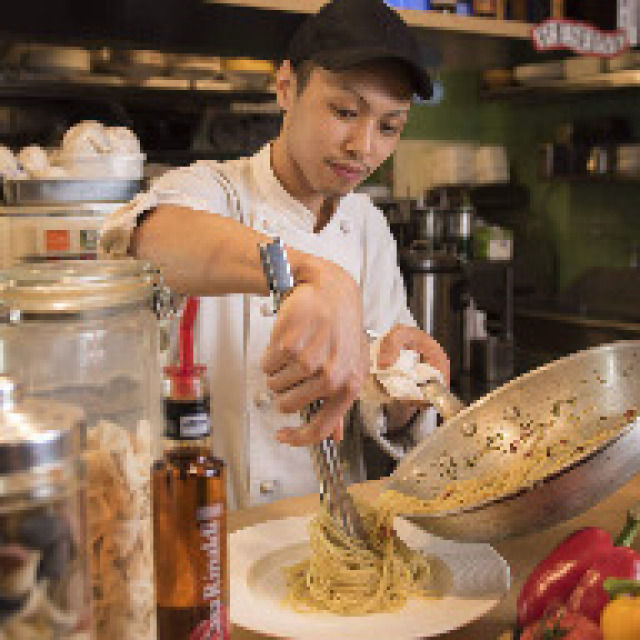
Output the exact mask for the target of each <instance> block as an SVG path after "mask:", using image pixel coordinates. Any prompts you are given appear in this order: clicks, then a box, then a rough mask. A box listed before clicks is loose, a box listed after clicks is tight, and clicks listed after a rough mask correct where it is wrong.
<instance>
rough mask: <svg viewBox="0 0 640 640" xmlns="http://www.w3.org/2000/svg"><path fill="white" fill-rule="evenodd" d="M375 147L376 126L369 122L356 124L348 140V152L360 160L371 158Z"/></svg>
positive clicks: (364, 121) (363, 121)
mask: <svg viewBox="0 0 640 640" xmlns="http://www.w3.org/2000/svg"><path fill="white" fill-rule="evenodd" d="M373 145H374V125H373V123H371V122H369V121H368V120H361V121H359V122H355V123H354V124H353V127H352V129H351V131H350V135H349V137H348V138H347V143H346V148H347V151H348V152H349V153H350V154H351V155H353V156H355V157H357V158H359V159H365V158H367V157H369V156H370V155H371V153H372V151H373Z"/></svg>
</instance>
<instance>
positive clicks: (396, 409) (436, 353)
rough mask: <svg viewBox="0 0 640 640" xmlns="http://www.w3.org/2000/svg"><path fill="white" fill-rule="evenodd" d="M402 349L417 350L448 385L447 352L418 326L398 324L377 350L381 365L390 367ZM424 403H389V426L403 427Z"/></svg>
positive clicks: (398, 401)
mask: <svg viewBox="0 0 640 640" xmlns="http://www.w3.org/2000/svg"><path fill="white" fill-rule="evenodd" d="M403 349H411V350H413V351H417V352H418V353H419V354H420V359H421V360H422V362H427V363H429V364H430V365H431V366H433V367H435V368H436V369H438V370H439V371H440V372H441V373H442V375H443V376H444V379H445V382H446V384H449V358H447V354H446V353H445V352H444V350H443V349H442V347H441V346H440V345H439V344H438V343H437V342H436V341H435V340H434V339H433V338H432V337H431V336H430V335H429V334H428V333H425V332H424V331H422V330H420V329H417V328H416V327H409V326H406V325H401V324H397V325H395V326H394V327H393V328H392V329H391V331H389V333H387V334H386V335H385V336H384V337H383V338H382V340H381V341H380V348H379V351H378V367H380V368H381V369H385V368H387V367H389V366H391V365H392V364H393V363H394V362H395V361H396V360H397V359H398V356H399V355H400V351H402V350H403ZM425 404H426V403H425ZM425 404H422V403H418V402H415V401H413V400H407V401H403V400H393V401H391V402H387V403H386V405H387V409H386V412H387V429H388V430H390V431H393V430H394V429H399V428H401V427H403V426H404V425H405V424H406V423H407V421H408V420H409V419H410V418H411V416H412V415H413V413H415V411H416V410H418V409H419V408H421V407H424V406H425Z"/></svg>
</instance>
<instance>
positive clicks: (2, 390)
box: [0, 376, 85, 496]
mask: <svg viewBox="0 0 640 640" xmlns="http://www.w3.org/2000/svg"><path fill="white" fill-rule="evenodd" d="M20 395H21V394H20V390H19V387H18V385H17V384H16V383H15V381H14V380H12V379H11V378H9V377H6V376H0V496H3V495H7V494H10V493H15V492H22V491H27V490H32V489H34V488H35V487H37V486H40V487H41V486H44V485H47V484H49V485H50V484H60V483H61V482H62V483H64V482H66V477H65V473H64V467H65V466H67V465H68V464H69V463H70V462H71V463H75V462H76V461H77V459H78V457H79V455H80V453H81V448H82V442H83V434H84V424H85V423H84V412H83V411H82V409H80V408H79V407H75V406H73V405H68V404H61V403H57V402H52V401H51V400H50V399H48V398H47V399H45V398H33V397H30V398H25V399H21V397H20Z"/></svg>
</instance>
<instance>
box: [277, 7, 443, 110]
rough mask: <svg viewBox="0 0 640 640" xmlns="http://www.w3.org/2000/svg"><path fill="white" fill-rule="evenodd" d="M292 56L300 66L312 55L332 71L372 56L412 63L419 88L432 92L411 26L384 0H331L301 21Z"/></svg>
mask: <svg viewBox="0 0 640 640" xmlns="http://www.w3.org/2000/svg"><path fill="white" fill-rule="evenodd" d="M287 58H288V59H289V60H290V61H291V63H292V64H293V65H294V66H295V65H296V64H298V63H300V62H302V61H304V60H312V61H313V62H316V63H317V64H318V65H319V66H321V67H323V68H325V69H328V70H330V71H343V70H345V69H349V68H350V67H353V66H354V65H357V64H361V63H363V62H369V61H370V60H378V59H393V60H399V61H400V62H403V63H405V64H406V66H407V69H408V71H409V73H410V74H411V79H412V81H413V90H414V93H415V94H416V95H418V96H419V97H420V98H423V99H425V100H426V99H428V98H430V97H431V93H432V87H431V81H430V79H429V74H428V73H427V71H426V70H425V68H424V66H423V58H422V54H421V51H420V46H419V45H418V42H417V41H416V39H415V38H414V36H413V33H412V32H411V29H410V28H409V27H408V25H407V24H406V23H405V22H404V21H403V20H402V18H401V17H400V16H399V15H398V13H397V12H395V11H394V10H393V9H391V8H390V7H388V6H387V5H386V4H385V3H384V2H383V0H331V1H330V2H329V3H327V4H325V5H324V6H323V7H322V8H321V9H320V10H319V11H318V13H316V14H314V15H311V16H309V17H308V18H307V19H305V21H304V22H303V23H302V24H301V25H300V27H299V28H298V30H297V31H296V32H295V34H294V35H293V38H292V39H291V42H290V44H289V51H288V55H287Z"/></svg>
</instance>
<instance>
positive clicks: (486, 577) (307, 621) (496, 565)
mask: <svg viewBox="0 0 640 640" xmlns="http://www.w3.org/2000/svg"><path fill="white" fill-rule="evenodd" d="M308 522H309V517H308V516H305V517H294V518H285V519H282V520H269V521H267V522H263V523H261V524H258V525H255V526H253V527H248V528H246V529H241V530H240V531H236V532H234V533H232V534H231V542H230V554H231V621H232V622H233V623H234V624H237V625H240V626H242V627H245V628H248V629H253V630H255V631H260V632H262V633H268V634H271V635H275V636H283V637H287V638H308V639H309V640H336V639H337V638H340V640H348V639H356V638H357V639H358V640H367V639H371V640H380V638H393V640H404V639H409V638H433V637H435V636H438V635H440V634H442V633H446V632H447V631H451V630H452V629H457V628H458V627H461V626H463V625H465V624H467V623H468V622H471V621H472V620H475V619H476V618H479V617H480V616H482V615H484V614H485V613H487V612H488V611H489V610H490V609H491V608H492V607H493V606H494V605H496V604H497V603H498V602H499V601H500V600H501V599H502V598H503V597H504V596H505V595H506V593H507V592H508V590H509V582H510V581H509V566H508V565H507V563H506V562H505V561H504V559H503V558H502V557H501V556H500V555H498V553H497V552H496V551H494V549H493V548H492V547H490V546H489V545H487V544H477V543H458V542H451V541H449V540H442V539H441V538H436V537H435V536H432V535H430V534H428V533H427V532H425V531H423V530H422V529H419V528H418V527H416V526H415V525H413V524H411V523H410V522H407V521H406V520H402V519H400V518H398V519H396V529H397V531H398V534H399V535H400V537H401V538H403V539H404V540H405V541H406V542H407V544H409V546H411V547H412V548H413V549H420V550H421V551H423V552H425V553H427V554H428V555H430V556H434V557H435V558H436V559H437V560H435V563H436V566H439V567H440V570H439V571H438V574H439V575H440V576H441V580H442V584H445V583H446V585H447V586H446V588H445V595H444V597H442V598H437V599H433V600H422V599H412V600H410V601H409V602H407V604H406V605H405V606H404V607H403V608H402V609H401V610H399V611H396V612H393V613H375V614H370V615H365V616H340V615H336V614H333V613H297V612H296V611H293V610H292V609H290V608H288V607H286V606H285V605H284V604H283V603H282V600H283V598H284V597H285V594H286V585H285V578H284V572H283V571H282V569H283V567H287V566H290V565H292V564H295V563H296V562H297V561H298V560H302V559H303V558H304V557H305V556H306V555H308V553H309V546H308V540H309V534H308V531H307V524H308Z"/></svg>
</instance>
